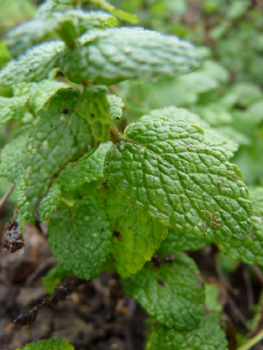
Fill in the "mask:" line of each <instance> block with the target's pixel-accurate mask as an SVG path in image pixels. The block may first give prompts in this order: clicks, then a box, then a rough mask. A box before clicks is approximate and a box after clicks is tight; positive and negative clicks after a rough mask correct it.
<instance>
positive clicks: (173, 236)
mask: <svg viewBox="0 0 263 350" xmlns="http://www.w3.org/2000/svg"><path fill="white" fill-rule="evenodd" d="M208 245H210V242H209V241H208V240H206V239H204V238H200V237H197V236H195V235H193V234H191V233H185V232H182V231H181V232H180V231H176V230H175V229H171V228H170V229H169V231H168V235H167V237H166V239H165V240H164V241H163V243H162V244H161V246H160V248H159V249H158V251H157V255H160V254H161V255H165V254H173V253H175V252H176V251H179V252H184V251H186V250H198V249H200V248H203V247H206V246H208Z"/></svg>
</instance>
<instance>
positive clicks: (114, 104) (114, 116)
mask: <svg viewBox="0 0 263 350" xmlns="http://www.w3.org/2000/svg"><path fill="white" fill-rule="evenodd" d="M107 99H108V102H109V105H110V111H109V112H110V117H111V120H112V121H113V124H114V125H115V126H116V127H117V126H118V125H119V123H120V121H121V118H122V109H123V107H124V106H125V105H124V103H123V101H122V99H121V98H120V97H119V96H116V95H108V96H107Z"/></svg>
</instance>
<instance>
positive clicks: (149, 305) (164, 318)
mask: <svg viewBox="0 0 263 350" xmlns="http://www.w3.org/2000/svg"><path fill="white" fill-rule="evenodd" d="M123 285H124V288H125V290H126V291H127V293H129V294H130V295H131V296H132V297H133V298H135V299H136V300H137V301H138V302H139V303H140V304H141V305H142V306H143V307H144V308H145V309H146V310H147V312H148V313H149V315H150V316H152V317H155V318H157V320H158V321H159V322H160V324H162V325H164V326H167V327H172V328H174V329H177V330H191V329H193V328H196V327H197V326H198V324H199V322H200V320H201V319H202V316H203V315H204V297H205V295H204V290H203V288H202V287H201V286H200V284H199V271H198V269H197V267H196V265H195V263H194V262H193V261H192V260H191V259H190V258H188V257H187V256H186V255H184V254H183V253H179V252H177V253H176V254H174V262H173V263H172V264H170V263H164V264H163V265H162V266H161V267H160V268H154V265H153V263H148V264H147V265H145V266H144V267H143V269H142V270H141V271H139V272H138V273H137V274H136V275H134V276H133V277H131V278H129V279H126V280H124V281H123Z"/></svg>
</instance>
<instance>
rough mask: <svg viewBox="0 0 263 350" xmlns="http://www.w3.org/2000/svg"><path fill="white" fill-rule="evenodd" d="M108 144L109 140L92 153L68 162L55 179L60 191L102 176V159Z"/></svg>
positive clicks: (108, 146) (65, 190)
mask: <svg viewBox="0 0 263 350" xmlns="http://www.w3.org/2000/svg"><path fill="white" fill-rule="evenodd" d="M110 145H111V144H110V142H108V143H102V144H100V146H99V147H98V149H97V150H96V151H95V152H94V153H93V154H91V155H90V154H87V155H85V156H83V157H82V158H81V159H80V160H78V161H77V162H74V163H70V164H68V165H67V166H66V168H65V169H63V170H62V171H61V172H60V174H59V176H58V177H57V179H56V180H55V181H56V182H57V183H59V184H60V186H61V189H62V191H63V192H67V191H69V190H72V189H73V188H76V187H79V186H81V185H83V184H84V183H88V182H91V181H94V180H97V179H99V178H101V177H103V167H104V160H105V156H106V153H107V152H108V150H109V148H110Z"/></svg>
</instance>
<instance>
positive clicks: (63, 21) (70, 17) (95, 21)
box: [7, 9, 117, 57]
mask: <svg viewBox="0 0 263 350" xmlns="http://www.w3.org/2000/svg"><path fill="white" fill-rule="evenodd" d="M116 23H117V22H116V19H115V17H113V16H112V15H110V14H108V13H106V12H103V11H91V12H85V11H82V10H80V9H71V10H66V11H64V12H59V11H56V12H53V13H51V14H50V16H49V17H48V18H43V19H41V18H36V19H33V20H31V21H28V22H25V23H22V24H21V25H19V26H18V27H16V28H15V29H13V30H11V31H10V32H9V33H8V34H7V45H8V48H9V51H10V53H11V54H12V56H13V57H17V56H18V55H20V54H21V53H23V52H24V51H25V50H26V49H28V48H30V47H32V46H34V45H36V44H38V43H40V42H43V41H45V40H48V39H49V38H52V34H54V33H57V34H58V35H59V36H60V37H61V38H62V39H63V38H64V36H65V35H66V34H67V36H68V38H66V42H67V41H68V40H73V41H74V39H75V38H77V37H79V36H81V35H82V34H83V33H85V31H86V30H88V29H92V28H94V27H106V26H114V25H116Z"/></svg>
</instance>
